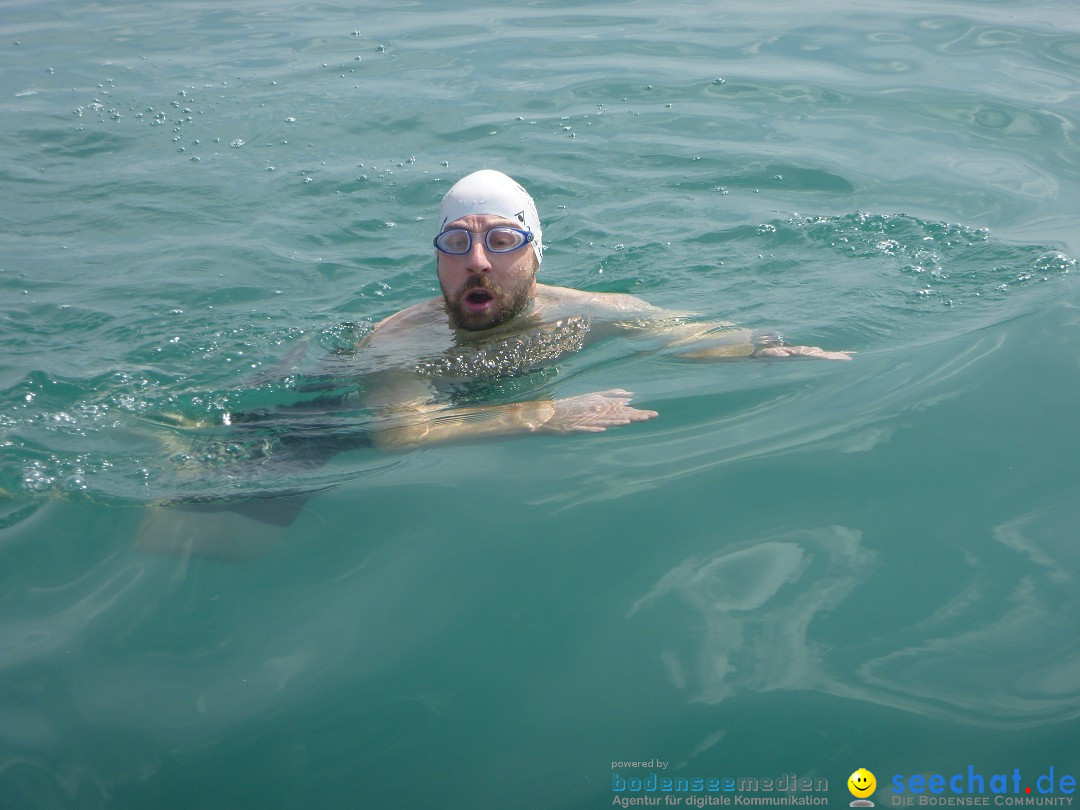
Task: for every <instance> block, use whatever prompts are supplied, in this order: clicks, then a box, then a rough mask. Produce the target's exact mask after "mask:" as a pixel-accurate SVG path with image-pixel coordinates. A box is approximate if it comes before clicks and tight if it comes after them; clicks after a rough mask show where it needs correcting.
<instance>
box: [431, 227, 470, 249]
mask: <svg viewBox="0 0 1080 810" xmlns="http://www.w3.org/2000/svg"><path fill="white" fill-rule="evenodd" d="M469 242H470V240H469V232H468V231H463V230H452V231H444V232H443V233H442V234H441V235H440V236H439V247H441V248H442V249H443V250H445V251H447V252H449V253H467V252H468V251H469Z"/></svg>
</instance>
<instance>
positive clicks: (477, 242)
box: [436, 214, 537, 331]
mask: <svg viewBox="0 0 1080 810" xmlns="http://www.w3.org/2000/svg"><path fill="white" fill-rule="evenodd" d="M499 225H503V226H507V227H510V228H520V227H521V223H520V222H517V221H516V220H512V219H505V218H503V217H499V216H494V215H492V214H470V215H469V216H467V217H462V218H461V219H457V220H454V221H453V222H450V223H447V225H446V227H445V228H444V229H443V230H446V229H449V228H465V229H467V230H469V231H472V234H473V245H472V249H471V250H470V251H469V252H468V253H465V254H462V255H460V256H451V255H450V254H447V253H443V252H442V251H437V254H436V255H437V256H438V267H439V286H440V287H441V288H442V294H443V298H444V299H445V301H446V314H447V317H448V318H449V319H450V325H451V326H453V327H454V328H456V329H466V330H469V331H476V330H480V329H490V328H491V327H493V326H498V325H499V324H501V323H506V321H508V320H510V319H511V318H513V317H515V316H516V315H518V314H519V313H520V312H521V311H522V310H524V309H525V307H526V306H528V304H529V302H530V301H531V300H532V298H533V295H534V294H535V293H536V270H537V259H536V253H535V252H534V251H533V249H532V248H531V247H529V246H528V245H525V246H524V247H521V248H519V249H518V250H515V251H513V252H511V253H491V252H489V251H488V250H487V248H485V247H484V234H485V233H487V231H488V229H489V228H494V227H497V226H499Z"/></svg>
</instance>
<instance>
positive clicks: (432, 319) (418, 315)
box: [361, 298, 446, 345]
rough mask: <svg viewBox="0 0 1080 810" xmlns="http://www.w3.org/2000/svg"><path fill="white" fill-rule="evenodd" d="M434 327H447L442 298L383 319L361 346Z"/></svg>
mask: <svg viewBox="0 0 1080 810" xmlns="http://www.w3.org/2000/svg"><path fill="white" fill-rule="evenodd" d="M432 326H441V327H445V326H446V309H445V307H444V306H443V301H442V299H441V298H429V299H428V300H426V301H421V302H420V303H419V304H413V305H412V306H411V307H406V308H405V309H403V310H401V311H400V312H395V313H394V314H393V315H390V316H389V317H386V318H383V319H382V320H381V321H379V322H378V323H377V324H375V328H374V329H373V330H372V331H371V332H369V333H368V334H367V336H366V337H365V338H364V340H363V341H362V342H361V345H364V344H367V343H370V342H371V341H372V340H374V339H376V338H384V337H394V336H395V335H401V334H410V333H413V332H415V331H417V330H421V329H427V328H430V327H432Z"/></svg>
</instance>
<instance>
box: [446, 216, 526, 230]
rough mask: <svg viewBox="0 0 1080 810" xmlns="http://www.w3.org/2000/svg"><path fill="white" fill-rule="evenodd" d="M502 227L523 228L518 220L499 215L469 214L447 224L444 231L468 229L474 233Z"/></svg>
mask: <svg viewBox="0 0 1080 810" xmlns="http://www.w3.org/2000/svg"><path fill="white" fill-rule="evenodd" d="M500 225H505V226H507V227H509V228H520V227H521V223H520V222H518V221H517V220H516V219H507V218H506V217H502V216H499V215H498V214H469V215H468V216H464V217H458V218H457V219H455V220H454V221H453V222H447V223H446V225H445V226H444V227H443V230H444V231H445V230H449V229H450V228H468V229H469V230H473V231H483V230H487V229H488V228H497V227H498V226H500Z"/></svg>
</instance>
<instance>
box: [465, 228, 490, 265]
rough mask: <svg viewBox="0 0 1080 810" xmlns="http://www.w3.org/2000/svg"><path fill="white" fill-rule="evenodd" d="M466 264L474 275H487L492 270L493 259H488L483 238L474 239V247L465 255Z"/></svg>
mask: <svg viewBox="0 0 1080 810" xmlns="http://www.w3.org/2000/svg"><path fill="white" fill-rule="evenodd" d="M465 262H466V264H465V266H466V267H467V268H468V270H469V271H470V272H472V273H486V272H488V271H489V270H490V269H491V259H490V258H488V253H487V250H486V248H485V247H484V239H483V237H475V236H474V237H473V243H472V247H471V248H469V252H468V253H466V254H465Z"/></svg>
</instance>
